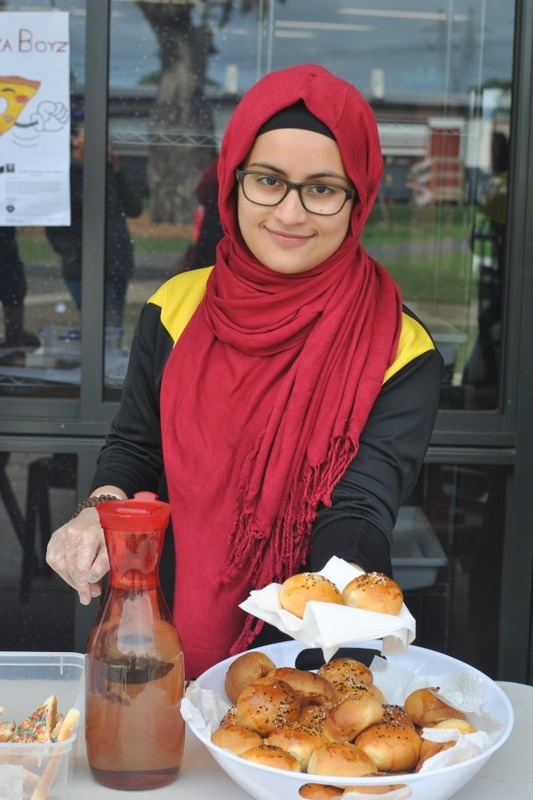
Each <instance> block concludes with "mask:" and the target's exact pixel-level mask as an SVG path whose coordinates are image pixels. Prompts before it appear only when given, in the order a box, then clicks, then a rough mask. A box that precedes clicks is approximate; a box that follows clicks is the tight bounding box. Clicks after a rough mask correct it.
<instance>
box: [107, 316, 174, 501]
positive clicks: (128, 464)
mask: <svg viewBox="0 0 533 800" xmlns="http://www.w3.org/2000/svg"><path fill="white" fill-rule="evenodd" d="M171 349H172V341H171V338H170V336H169V335H168V333H167V332H166V330H165V329H164V328H163V327H162V326H161V324H160V309H159V308H158V307H157V306H155V305H151V304H150V303H148V304H147V305H146V306H145V307H144V309H143V310H142V312H141V316H140V319H139V323H138V325H137V328H136V331H135V334H134V337H133V341H132V346H131V353H130V360H129V365H128V371H127V374H126V378H125V381H124V386H123V391H122V401H121V404H120V408H119V411H118V414H117V416H116V417H115V419H114V420H113V422H112V424H111V427H110V430H109V432H108V434H107V436H106V440H105V444H104V447H103V448H102V450H101V451H100V454H99V456H98V462H97V468H96V472H95V475H94V479H93V489H95V488H96V487H98V486H105V485H110V486H117V487H118V488H120V489H122V490H123V491H124V492H125V493H126V494H127V495H128V497H131V496H132V495H133V494H135V492H138V491H151V492H156V493H158V492H159V491H160V486H161V481H162V479H163V456H162V451H161V432H160V424H159V388H160V384H161V378H162V375H163V369H164V366H165V363H166V360H167V358H168V355H169V354H170V351H171Z"/></svg>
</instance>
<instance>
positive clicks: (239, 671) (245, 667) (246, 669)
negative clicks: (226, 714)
mask: <svg viewBox="0 0 533 800" xmlns="http://www.w3.org/2000/svg"><path fill="white" fill-rule="evenodd" d="M275 668H276V665H275V664H274V662H273V661H272V660H271V659H270V658H269V657H268V656H267V655H265V653H262V652H261V651H260V650H248V651H247V652H246V653H243V654H242V655H240V656H238V658H236V659H235V661H232V662H231V664H230V665H229V667H228V671H227V672H226V677H225V680H224V688H225V690H226V694H227V695H228V697H229V699H230V701H231V702H232V703H236V702H237V698H238V696H239V695H240V693H241V692H242V690H243V689H244V687H245V686H248V684H250V683H253V681H256V680H257V679H258V678H262V677H264V676H265V675H266V674H267V673H268V672H271V670H273V669H275Z"/></svg>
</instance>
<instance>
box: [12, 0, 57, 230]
mask: <svg viewBox="0 0 533 800" xmlns="http://www.w3.org/2000/svg"><path fill="white" fill-rule="evenodd" d="M69 75H70V58H69V15H68V13H66V12H60V11H53V12H36V13H26V12H9V11H4V12H2V13H0V225H14V226H18V225H70V177H69V170H70V95H69Z"/></svg>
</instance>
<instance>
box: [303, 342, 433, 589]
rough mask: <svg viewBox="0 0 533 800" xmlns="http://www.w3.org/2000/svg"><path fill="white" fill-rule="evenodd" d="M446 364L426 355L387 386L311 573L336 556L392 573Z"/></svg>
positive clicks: (317, 542) (322, 532)
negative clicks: (401, 519) (404, 508)
mask: <svg viewBox="0 0 533 800" xmlns="http://www.w3.org/2000/svg"><path fill="white" fill-rule="evenodd" d="M441 370H442V359H441V357H440V354H439V353H438V352H437V351H436V350H432V351H429V352H427V353H425V354H423V355H421V356H418V357H417V358H415V359H414V360H413V361H411V362H410V363H409V364H407V365H406V366H405V367H403V368H402V369H401V370H400V371H399V372H398V373H397V374H396V375H394V376H393V377H392V378H391V379H390V380H389V381H388V382H387V383H386V384H384V386H383V388H382V390H381V392H380V394H379V396H378V398H377V400H376V402H375V404H374V407H373V409H372V411H371V413H370V416H369V418H368V421H367V424H366V426H365V428H364V429H363V431H362V433H361V437H360V446H359V451H358V453H357V455H356V457H355V458H354V460H353V461H352V463H351V464H350V466H349V467H348V469H347V471H346V473H345V474H344V475H343V477H342V478H341V480H340V481H339V483H338V485H337V486H336V487H335V489H334V491H333V494H332V505H331V507H325V506H323V507H321V508H320V509H319V512H318V515H317V518H316V520H315V523H314V527H313V532H312V539H311V551H310V556H309V562H308V565H307V566H308V568H309V569H310V570H312V571H317V570H320V569H322V567H323V566H324V565H325V564H326V563H327V561H328V560H329V559H330V558H331V557H332V556H334V555H336V556H338V557H339V558H343V559H345V560H347V561H353V562H355V563H357V564H359V565H360V566H361V567H362V568H363V569H365V570H367V571H371V570H376V571H379V572H386V573H388V574H390V572H391V565H390V544H391V540H392V536H391V534H392V529H393V527H394V525H395V522H396V517H397V514H398V509H399V507H400V506H401V505H402V503H404V502H405V501H406V500H407V498H408V497H409V495H410V494H411V492H412V490H413V488H414V487H415V484H416V481H417V478H418V475H419V472H420V468H421V466H422V462H423V460H424V457H425V454H426V450H427V447H428V445H429V441H430V438H431V433H432V430H433V425H434V423H435V417H436V413H437V408H438V402H439V391H440V383H441Z"/></svg>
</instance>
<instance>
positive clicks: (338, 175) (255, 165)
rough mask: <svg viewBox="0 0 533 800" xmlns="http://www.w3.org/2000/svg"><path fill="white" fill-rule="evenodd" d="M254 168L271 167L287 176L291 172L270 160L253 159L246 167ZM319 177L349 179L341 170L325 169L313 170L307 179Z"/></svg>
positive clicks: (272, 169) (270, 168)
mask: <svg viewBox="0 0 533 800" xmlns="http://www.w3.org/2000/svg"><path fill="white" fill-rule="evenodd" d="M252 168H254V169H257V168H259V169H269V170H271V171H272V172H277V173H278V175H284V176H285V177H288V174H289V173H288V172H286V171H285V170H284V169H281V167H277V166H276V165H275V164H269V163H268V162H265V161H253V162H252V163H251V164H248V165H247V166H246V169H252ZM318 178H338V179H339V180H341V181H349V179H348V178H347V177H346V175H342V174H341V173H339V172H335V170H324V171H323V172H313V173H312V174H310V175H307V177H306V181H313V180H317V179H318Z"/></svg>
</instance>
